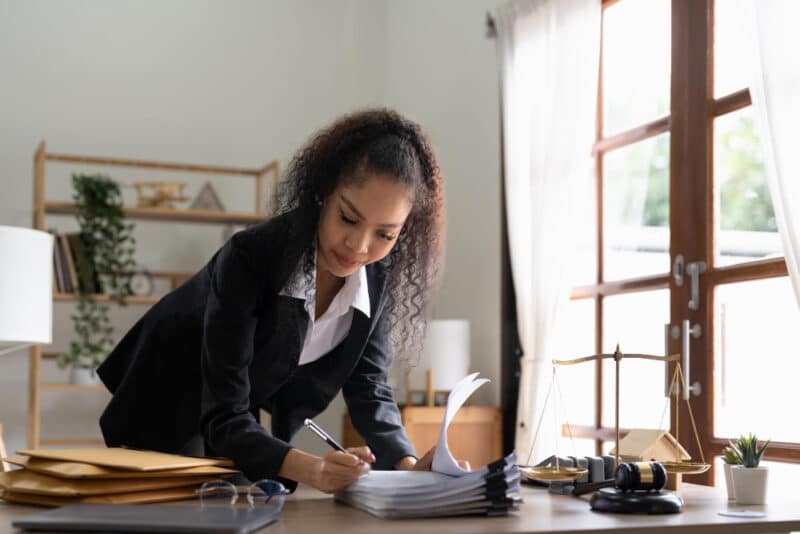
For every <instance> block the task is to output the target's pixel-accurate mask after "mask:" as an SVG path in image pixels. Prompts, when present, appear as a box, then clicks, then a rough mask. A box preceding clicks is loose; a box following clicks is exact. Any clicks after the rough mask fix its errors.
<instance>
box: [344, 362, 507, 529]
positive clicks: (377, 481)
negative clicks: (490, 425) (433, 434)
mask: <svg viewBox="0 0 800 534" xmlns="http://www.w3.org/2000/svg"><path fill="white" fill-rule="evenodd" d="M477 376H478V373H473V374H471V375H468V376H467V377H465V378H463V379H462V380H461V381H460V382H459V383H458V384H456V386H455V387H454V388H453V390H452V391H451V392H450V395H449V397H448V398H447V407H446V408H445V416H444V420H443V421H442V427H441V430H440V431H439V441H438V442H437V444H436V452H435V453H434V458H433V465H432V468H431V471H372V472H370V473H368V474H366V475H364V476H363V477H361V478H360V479H359V480H358V481H357V482H355V483H354V484H351V485H350V486H348V487H347V489H345V490H344V491H343V492H341V493H337V494H336V500H338V501H340V502H343V503H346V504H349V505H352V506H354V507H356V508H359V509H361V510H364V511H367V512H369V513H371V514H373V515H375V516H378V517H383V518H388V519H400V518H413V517H441V516H452V515H467V514H475V515H505V514H507V513H508V511H509V510H513V509H516V508H517V507H518V505H519V501H520V499H519V496H518V494H519V489H520V472H519V468H518V467H517V466H516V455H515V454H513V453H512V454H510V455H509V456H507V457H505V458H501V459H499V460H497V461H495V462H492V463H491V464H489V465H487V466H484V467H483V468H481V469H478V470H476V471H467V470H465V469H462V468H461V467H460V466H459V465H458V462H457V461H456V459H455V458H453V455H452V453H451V452H450V448H449V447H448V445H447V428H448V426H449V425H450V422H451V421H452V420H453V418H454V417H455V415H456V413H458V410H459V409H460V408H461V406H462V405H463V404H464V402H465V401H466V400H467V398H469V396H470V395H472V393H474V392H475V390H476V389H478V388H479V387H480V386H482V385H483V384H485V383H486V382H488V381H489V380H488V379H485V378H480V379H479V378H477Z"/></svg>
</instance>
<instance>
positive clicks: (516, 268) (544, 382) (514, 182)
mask: <svg viewBox="0 0 800 534" xmlns="http://www.w3.org/2000/svg"><path fill="white" fill-rule="evenodd" d="M600 13H601V0H529V1H512V2H507V3H506V4H504V5H502V6H501V7H500V8H499V9H498V13H497V30H498V47H499V48H498V49H499V53H500V68H501V78H502V99H503V102H502V107H503V141H504V154H503V163H504V166H505V180H506V190H505V201H506V206H507V217H508V221H507V222H508V237H509V247H510V255H511V270H512V274H513V277H514V286H515V289H516V293H517V294H516V297H517V298H516V300H517V317H518V328H519V333H520V341H521V343H522V349H523V352H524V356H523V359H522V365H521V373H522V374H521V378H520V389H519V391H520V393H519V399H518V405H517V427H516V444H515V445H516V450H517V453H518V454H519V461H520V463H533V462H535V461H537V460H540V459H542V457H544V456H548V455H550V454H552V453H553V450H552V448H553V445H554V440H555V437H556V436H555V433H556V428H555V427H556V425H553V424H546V425H542V427H541V429H540V430H539V434H538V438H537V441H536V450H534V451H533V454H532V455H531V456H530V461H529V459H528V456H529V452H530V449H531V444H532V441H533V438H534V433H535V430H536V428H535V425H536V424H537V423H538V420H539V414H540V413H541V411H542V405H543V402H544V398H545V395H546V393H547V386H548V384H549V380H550V376H551V367H552V366H551V364H550V361H551V359H552V358H553V356H554V355H553V354H551V347H552V344H553V336H552V332H553V331H554V328H555V325H556V321H557V320H558V316H559V312H560V311H561V310H563V308H564V306H565V305H566V303H567V301H568V299H569V293H570V287H571V284H570V280H569V279H568V277H567V272H568V271H569V263H570V252H571V244H572V242H573V239H572V237H571V232H572V229H573V221H574V220H575V216H574V215H573V209H574V202H573V201H574V199H575V198H576V197H577V196H578V195H581V194H585V193H586V192H587V191H588V190H590V189H591V188H592V186H593V174H592V165H593V160H592V158H591V153H590V151H591V145H592V142H593V141H594V128H595V110H596V99H597V83H598V79H597V78H598V65H599V57H600Z"/></svg>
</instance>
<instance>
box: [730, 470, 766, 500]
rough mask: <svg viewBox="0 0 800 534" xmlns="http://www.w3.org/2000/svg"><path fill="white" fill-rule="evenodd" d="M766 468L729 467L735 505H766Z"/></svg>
mask: <svg viewBox="0 0 800 534" xmlns="http://www.w3.org/2000/svg"><path fill="white" fill-rule="evenodd" d="M768 473H769V471H768V470H767V468H766V467H763V466H760V467H744V466H741V465H734V466H732V467H731V475H732V476H733V487H734V492H735V494H736V504H766V502H767V474H768Z"/></svg>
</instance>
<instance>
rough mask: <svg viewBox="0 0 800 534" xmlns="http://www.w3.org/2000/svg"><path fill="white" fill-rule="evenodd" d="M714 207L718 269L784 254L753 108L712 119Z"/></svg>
mask: <svg viewBox="0 0 800 534" xmlns="http://www.w3.org/2000/svg"><path fill="white" fill-rule="evenodd" d="M714 205H715V217H714V220H715V226H716V228H715V230H716V231H715V240H714V245H715V259H714V262H715V265H730V264H733V263H741V262H745V261H753V260H758V259H762V258H766V257H770V256H773V257H774V256H781V255H782V254H783V252H782V251H783V249H782V246H781V242H780V236H779V235H778V228H777V225H776V222H775V211H774V209H773V207H772V199H771V197H770V193H769V188H768V187H767V178H766V174H765V171H764V161H763V158H762V155H761V145H760V142H759V139H758V136H757V135H756V133H755V131H754V129H753V108H752V106H748V107H746V108H743V109H740V110H738V111H735V112H733V113H728V114H726V115H722V116H720V117H717V118H716V119H715V120H714Z"/></svg>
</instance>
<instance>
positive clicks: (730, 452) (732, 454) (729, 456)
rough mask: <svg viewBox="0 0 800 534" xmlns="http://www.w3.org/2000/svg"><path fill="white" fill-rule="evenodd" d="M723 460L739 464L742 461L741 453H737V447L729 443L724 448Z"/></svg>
mask: <svg viewBox="0 0 800 534" xmlns="http://www.w3.org/2000/svg"><path fill="white" fill-rule="evenodd" d="M722 461H723V462H725V463H726V464H728V465H739V464H741V463H742V461H741V460H740V459H739V455H738V454H736V449H734V448H733V445H727V446H725V448H724V449H722Z"/></svg>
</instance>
